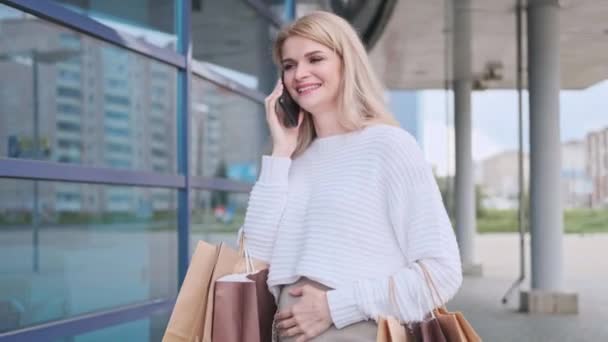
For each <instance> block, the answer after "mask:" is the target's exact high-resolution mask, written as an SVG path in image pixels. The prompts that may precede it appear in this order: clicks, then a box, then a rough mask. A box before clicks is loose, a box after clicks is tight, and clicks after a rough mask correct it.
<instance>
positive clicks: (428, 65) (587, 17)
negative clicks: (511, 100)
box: [370, 0, 608, 89]
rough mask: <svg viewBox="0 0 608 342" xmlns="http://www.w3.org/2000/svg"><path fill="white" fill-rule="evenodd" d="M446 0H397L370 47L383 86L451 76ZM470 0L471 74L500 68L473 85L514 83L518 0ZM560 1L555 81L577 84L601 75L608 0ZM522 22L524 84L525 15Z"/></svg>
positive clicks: (607, 41) (606, 63)
mask: <svg viewBox="0 0 608 342" xmlns="http://www.w3.org/2000/svg"><path fill="white" fill-rule="evenodd" d="M452 1H458V0H425V1H419V0H400V1H397V4H396V5H395V8H394V12H393V14H392V16H391V18H390V19H389V21H388V24H387V25H386V27H385V29H384V32H383V33H382V35H381V37H380V39H379V40H378V41H377V42H376V44H375V45H374V47H373V48H372V50H371V51H370V57H371V60H372V64H373V65H374V68H375V69H376V71H377V72H378V75H379V77H380V79H381V80H382V81H383V82H384V83H385V85H386V87H387V88H389V89H442V88H444V86H445V81H446V75H447V79H448V80H451V79H452V57H451V52H452V48H450V45H451V43H450V41H451V36H452V24H451V23H452V20H451V14H452V8H451V7H450V6H453V5H452ZM471 4H472V5H471V11H472V13H471V17H472V39H473V41H472V50H473V56H472V63H473V64H472V71H473V75H474V79H475V80H482V79H484V75H486V76H487V75H488V74H489V71H490V70H491V69H494V70H495V71H496V72H495V74H496V75H498V77H494V79H491V80H487V81H481V82H475V83H476V89H485V88H490V89H513V88H515V85H516V81H515V80H516V54H515V52H516V49H515V48H516V26H515V8H516V4H517V1H515V0H472V1H471ZM559 4H560V65H561V88H562V89H583V88H587V87H589V86H592V85H594V84H596V83H598V82H600V81H602V80H605V79H607V78H608V20H606V18H608V1H603V0H597V1H594V0H562V1H559ZM446 6H448V7H446ZM446 8H447V10H446ZM523 23H524V37H523V39H524V40H523V44H524V50H523V63H524V86H526V85H525V83H526V81H525V80H526V78H527V76H526V74H525V73H526V60H527V58H526V49H527V47H526V40H525V18H524V19H523ZM446 53H447V54H446ZM446 58H447V61H448V62H447V68H446ZM493 65H494V66H498V67H497V68H495V67H493ZM446 71H447V72H446ZM480 87H481V88H480Z"/></svg>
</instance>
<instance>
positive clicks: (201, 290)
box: [163, 241, 239, 342]
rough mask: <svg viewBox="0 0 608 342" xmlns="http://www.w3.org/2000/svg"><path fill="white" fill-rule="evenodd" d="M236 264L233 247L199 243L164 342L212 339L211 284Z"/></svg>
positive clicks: (194, 341)
mask: <svg viewBox="0 0 608 342" xmlns="http://www.w3.org/2000/svg"><path fill="white" fill-rule="evenodd" d="M238 263H239V253H238V252H237V251H235V250H234V249H231V248H229V247H227V246H226V245H224V244H220V245H219V246H214V245H211V244H208V243H206V242H204V241H199V242H198V245H197V247H196V250H195V252H194V254H193V255H192V259H191V261H190V265H189V266H188V271H187V273H186V277H185V278H184V282H183V284H182V287H181V289H180V291H179V294H178V296H177V301H176V302H175V306H174V308H173V312H172V313H171V318H170V319H169V323H168V324H167V328H166V330H165V335H164V336H163V342H201V341H203V342H211V323H212V322H211V321H212V314H211V313H212V309H213V284H214V282H215V280H216V279H217V278H219V277H222V276H224V275H226V274H229V273H232V272H233V270H234V269H235V267H237V265H238Z"/></svg>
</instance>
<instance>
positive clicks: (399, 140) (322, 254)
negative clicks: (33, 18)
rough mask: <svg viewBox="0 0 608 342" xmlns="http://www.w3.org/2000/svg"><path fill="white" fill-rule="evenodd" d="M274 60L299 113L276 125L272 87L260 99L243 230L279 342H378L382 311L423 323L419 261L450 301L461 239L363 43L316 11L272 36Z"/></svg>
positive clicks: (458, 275)
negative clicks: (262, 116) (262, 271)
mask: <svg viewBox="0 0 608 342" xmlns="http://www.w3.org/2000/svg"><path fill="white" fill-rule="evenodd" d="M274 57H275V60H276V62H277V64H278V65H279V66H280V69H281V72H282V75H283V79H284V87H285V89H286V90H287V91H288V92H289V94H290V95H291V96H292V98H293V99H294V100H295V101H296V102H297V104H298V105H299V106H300V107H301V109H302V111H301V113H300V117H299V121H298V126H297V127H292V128H287V127H285V126H284V125H283V124H282V122H283V121H282V119H281V117H280V115H279V113H277V112H276V111H275V108H276V101H277V99H278V98H279V96H280V95H281V93H282V92H283V89H284V88H283V83H282V82H280V81H279V82H277V85H276V88H275V89H274V91H273V92H272V93H271V94H270V95H269V96H268V97H267V99H266V119H267V121H268V125H269V128H270V132H271V135H272V141H273V152H272V155H264V156H263V157H262V168H261V172H260V176H259V179H258V181H257V182H256V184H255V185H254V187H253V189H252V191H251V194H250V199H249V205H248V208H247V213H246V216H245V222H244V225H243V227H242V230H241V233H244V234H245V239H246V241H247V248H248V249H249V252H250V254H251V255H252V256H253V257H255V258H258V259H261V260H264V261H266V262H268V263H269V264H270V273H269V276H268V286H269V289H270V291H271V292H272V293H273V294H274V295H275V297H276V299H277V303H278V307H279V310H278V312H277V315H276V316H275V318H276V327H277V329H278V332H279V335H280V340H281V341H297V342H303V341H332V342H335V341H350V342H353V341H354V342H356V341H375V338H376V331H377V326H376V324H375V322H374V320H376V319H377V318H378V317H379V316H380V315H383V314H392V315H397V316H398V317H399V318H400V319H402V320H403V321H407V322H410V321H411V322H415V321H420V320H422V319H423V318H424V317H425V316H426V315H427V314H428V312H430V310H431V309H432V304H431V303H432V301H431V299H430V294H429V292H428V288H427V286H426V283H425V280H424V278H423V273H422V271H421V269H420V268H419V266H418V265H417V263H416V262H417V261H421V262H423V263H424V265H425V266H426V268H427V269H428V271H429V273H430V274H431V275H432V277H433V278H434V282H435V283H436V284H438V286H439V292H440V294H441V297H442V299H443V300H445V301H447V300H449V299H450V298H452V297H453V296H454V294H455V293H456V292H457V290H458V289H459V287H460V285H461V282H462V272H461V263H460V257H459V253H458V246H457V244H456V239H455V236H454V232H453V230H452V227H451V224H450V221H449V219H448V216H447V215H446V211H445V208H444V206H443V203H442V200H441V195H440V193H439V191H438V188H437V183H436V182H435V179H434V177H433V174H432V171H431V168H430V166H429V165H428V163H427V162H426V161H425V159H424V157H423V155H422V153H421V151H420V148H419V147H418V145H417V143H416V141H415V140H414V138H413V137H412V136H410V135H409V134H408V133H407V132H406V131H404V130H403V129H401V128H400V127H399V126H398V124H397V122H396V121H395V119H394V118H393V117H392V115H391V114H390V113H389V112H388V111H387V109H386V108H385V104H384V101H383V93H382V87H381V85H380V83H379V82H378V80H377V79H376V77H375V76H374V74H373V72H372V69H371V67H370V64H369V61H368V57H367V55H366V52H365V49H364V47H363V45H362V43H361V41H360V40H359V38H358V36H357V34H356V33H355V31H354V30H353V28H352V27H351V26H350V25H349V24H348V23H347V22H346V21H345V20H343V19H341V18H340V17H338V16H336V15H333V14H331V13H327V12H313V13H311V14H309V15H306V16H304V17H301V18H299V19H298V20H296V21H295V22H293V23H292V24H291V25H289V26H288V27H285V28H284V29H283V30H282V31H281V32H280V33H279V35H278V38H277V40H276V43H275V46H274ZM389 279H392V281H393V282H394V284H395V290H396V291H395V294H396V300H395V301H396V304H397V305H396V307H397V309H396V310H395V309H394V308H395V305H391V301H389V285H388V284H389ZM395 311H397V312H395Z"/></svg>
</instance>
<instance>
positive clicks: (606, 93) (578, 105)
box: [419, 81, 608, 175]
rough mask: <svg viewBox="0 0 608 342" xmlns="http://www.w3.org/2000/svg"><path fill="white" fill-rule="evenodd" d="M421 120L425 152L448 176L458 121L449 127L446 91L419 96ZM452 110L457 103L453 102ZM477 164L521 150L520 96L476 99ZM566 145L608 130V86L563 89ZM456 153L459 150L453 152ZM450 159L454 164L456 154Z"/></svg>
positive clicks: (488, 94)
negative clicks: (450, 146)
mask: <svg viewBox="0 0 608 342" xmlns="http://www.w3.org/2000/svg"><path fill="white" fill-rule="evenodd" d="M419 96H420V97H419V100H420V115H421V119H422V120H423V127H424V128H423V131H424V137H423V139H424V142H423V146H424V150H425V154H426V157H427V159H428V160H429V161H430V162H431V163H432V164H434V165H435V166H436V167H437V172H438V173H439V174H441V175H445V174H446V170H447V162H446V160H447V155H448V146H447V141H448V140H447V134H448V129H447V127H448V126H449V127H450V129H449V134H451V137H452V139H453V134H454V131H453V122H450V124H449V125H446V114H445V113H446V111H445V108H446V102H445V101H446V95H445V92H444V91H440V90H428V91H420V92H419ZM523 104H524V146H527V144H528V137H527V130H528V127H527V126H528V125H527V106H528V98H527V94H525V93H524V99H523ZM449 105H450V111H452V110H453V104H452V103H450V104H449ZM472 120H473V131H472V132H473V133H472V134H473V160H475V161H479V160H482V159H485V158H487V157H489V156H491V155H494V154H496V153H498V152H500V151H505V150H516V149H517V146H518V143H517V141H518V140H517V139H518V133H517V132H518V131H517V127H518V126H517V121H518V120H517V92H516V91H513V90H486V91H478V92H474V93H473V95H472ZM560 126H561V133H560V134H561V140H562V141H570V140H584V138H585V135H586V134H587V133H588V132H591V131H597V130H600V129H602V128H607V127H608V81H603V82H600V83H598V84H596V85H594V86H591V87H589V88H587V89H584V90H562V91H561V94H560ZM452 149H453V147H452ZM450 159H451V160H452V161H453V160H454V155H453V152H452V154H451V155H450Z"/></svg>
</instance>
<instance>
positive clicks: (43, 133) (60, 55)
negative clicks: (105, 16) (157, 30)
mask: <svg viewBox="0 0 608 342" xmlns="http://www.w3.org/2000/svg"><path fill="white" fill-rule="evenodd" d="M14 14H15V15H14V17H12V18H10V19H9V18H6V17H5V18H4V19H2V20H1V21H0V29H1V30H2V33H3V34H4V35H7V36H10V37H11V38H12V39H11V40H10V41H9V40H6V39H5V40H2V42H3V44H2V43H0V71H1V72H2V74H3V75H4V76H5V77H2V79H1V80H0V89H2V92H0V112H2V114H3V115H2V121H3V124H2V125H0V156H1V157H9V158H22V159H36V160H47V161H53V162H60V163H69V164H80V165H87V166H101V167H108V168H118V169H129V170H142V171H153V172H161V173H175V172H176V151H177V148H176V143H177V140H176V139H177V135H176V129H175V127H176V79H177V70H176V68H174V67H172V66H169V65H166V64H163V63H160V62H158V61H155V60H152V59H150V58H146V57H144V56H141V55H138V54H136V53H133V52H130V51H128V50H126V49H124V48H120V47H116V46H113V45H110V44H108V43H105V42H101V41H99V40H97V39H93V38H90V37H87V36H85V35H83V34H80V33H76V32H74V31H72V30H68V29H65V28H62V27H60V26H58V25H55V24H51V23H49V22H48V21H45V20H41V19H39V18H36V17H33V16H30V15H26V14H25V13H23V12H15V13H14Z"/></svg>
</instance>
